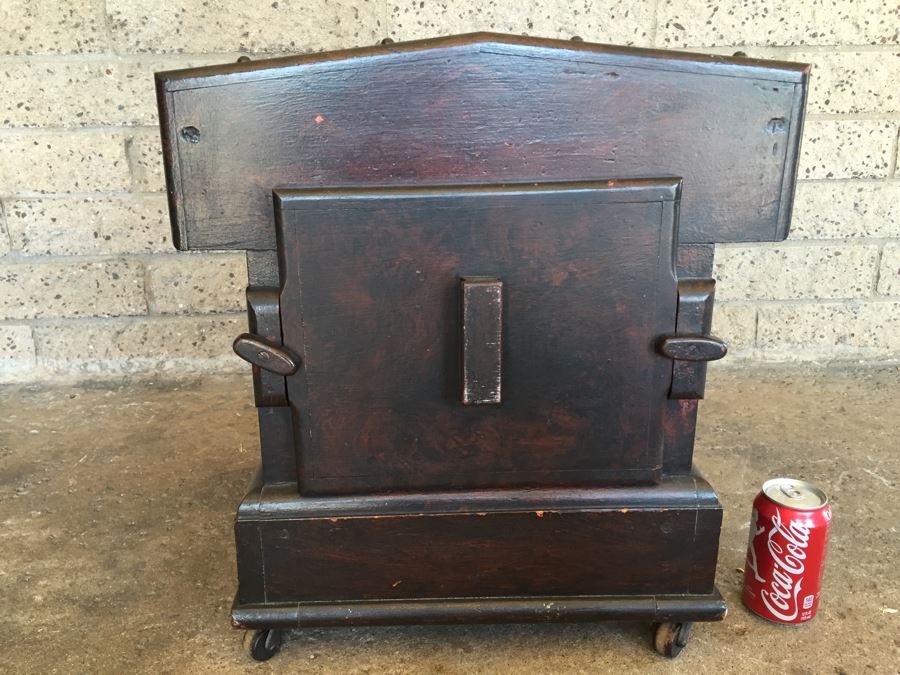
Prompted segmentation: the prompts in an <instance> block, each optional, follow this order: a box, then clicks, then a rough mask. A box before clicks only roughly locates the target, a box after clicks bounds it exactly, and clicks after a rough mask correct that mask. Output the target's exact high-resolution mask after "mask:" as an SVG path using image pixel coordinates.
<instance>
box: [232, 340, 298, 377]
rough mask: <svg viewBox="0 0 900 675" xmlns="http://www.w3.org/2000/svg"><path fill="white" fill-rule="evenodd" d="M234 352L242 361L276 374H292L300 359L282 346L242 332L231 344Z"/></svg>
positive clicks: (295, 370)
mask: <svg viewBox="0 0 900 675" xmlns="http://www.w3.org/2000/svg"><path fill="white" fill-rule="evenodd" d="M232 348H233V349H234V353H235V354H237V355H238V356H240V357H241V358H242V359H244V361H247V362H248V363H252V364H253V365H254V366H257V367H258V368H262V369H263V370H268V371H269V372H270V373H275V374H276V375H284V376H288V375H293V374H294V373H296V372H297V368H299V367H300V359H298V358H297V357H296V356H294V355H293V354H291V353H290V351H288V350H287V349H285V348H284V347H276V346H275V345H272V344H270V343H268V342H266V341H265V340H264V339H263V338H261V337H259V336H258V335H251V334H250V333H242V334H241V335H238V336H237V338H235V341H234V344H233V345H232Z"/></svg>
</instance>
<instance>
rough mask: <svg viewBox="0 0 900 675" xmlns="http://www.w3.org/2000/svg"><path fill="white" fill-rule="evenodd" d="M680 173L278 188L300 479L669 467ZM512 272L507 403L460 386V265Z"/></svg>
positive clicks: (415, 480)
mask: <svg viewBox="0 0 900 675" xmlns="http://www.w3.org/2000/svg"><path fill="white" fill-rule="evenodd" d="M678 189H679V183H678V181H672V180H664V181H630V182H628V181H626V182H619V183H607V182H601V183H557V184H552V183H551V184H543V183H535V184H532V183H529V184H522V185H511V186H461V187H453V188H433V187H422V188H418V189H416V190H410V189H407V188H392V189H357V190H327V191H316V190H301V191H279V192H278V195H277V200H276V202H277V203H276V208H277V220H278V234H279V242H280V246H279V252H280V255H281V256H282V259H281V270H282V276H283V288H282V293H281V318H282V322H283V326H282V331H283V339H284V344H285V346H286V347H287V348H289V349H291V350H293V351H294V352H296V353H298V354H299V355H300V358H301V359H302V361H303V367H302V368H301V370H300V371H299V372H298V374H297V376H296V377H291V378H289V379H288V399H289V401H290V404H291V405H292V406H293V407H294V410H295V414H296V420H297V422H296V424H297V430H296V435H297V437H298V438H299V448H298V450H299V457H300V465H299V470H300V476H299V479H300V487H301V490H303V491H309V492H317V493H337V492H343V493H354V492H359V491H377V490H418V489H425V488H455V489H466V488H474V487H478V486H494V487H504V486H506V487H509V486H518V485H565V484H568V485H575V484H585V483H595V484H596V483H605V484H609V483H637V482H647V481H656V480H658V478H659V472H660V469H661V466H662V415H663V411H664V409H665V403H666V399H667V395H668V391H669V387H670V385H671V373H672V361H671V360H670V359H668V358H666V357H665V356H663V355H661V354H660V353H659V351H658V350H657V348H656V345H657V343H658V341H659V340H660V338H662V337H663V336H665V335H668V334H670V333H673V332H674V330H675V316H676V306H677V292H676V283H675V272H674V267H673V258H674V242H675V200H676V197H677V193H678ZM479 275H480V276H485V275H487V276H492V277H496V278H498V279H502V280H503V285H504V294H503V315H504V327H503V343H504V350H503V351H504V353H503V374H502V377H503V389H504V391H505V392H506V393H505V396H504V398H503V403H502V405H496V406H466V405H462V404H461V403H460V400H459V391H460V387H461V382H460V379H459V373H460V369H459V364H460V352H461V350H462V345H461V344H460V339H459V337H460V335H459V331H460V309H459V291H458V287H459V284H460V280H461V279H463V278H465V277H467V276H479Z"/></svg>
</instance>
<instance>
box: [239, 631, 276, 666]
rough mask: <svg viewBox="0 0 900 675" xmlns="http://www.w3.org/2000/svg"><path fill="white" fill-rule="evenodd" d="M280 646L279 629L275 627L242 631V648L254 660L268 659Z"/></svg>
mask: <svg viewBox="0 0 900 675" xmlns="http://www.w3.org/2000/svg"><path fill="white" fill-rule="evenodd" d="M280 648H281V631H280V630H276V629H275V628H263V629H262V630H248V631H247V632H246V633H244V649H245V650H246V651H247V653H248V654H250V658H252V659H253V660H254V661H268V660H269V659H271V658H272V657H273V656H275V654H277V653H278V650H279V649H280Z"/></svg>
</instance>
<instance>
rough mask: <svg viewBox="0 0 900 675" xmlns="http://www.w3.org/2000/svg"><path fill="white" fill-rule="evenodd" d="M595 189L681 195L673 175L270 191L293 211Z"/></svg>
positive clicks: (665, 198)
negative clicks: (347, 203) (347, 204)
mask: <svg viewBox="0 0 900 675" xmlns="http://www.w3.org/2000/svg"><path fill="white" fill-rule="evenodd" d="M584 192H594V193H596V194H597V196H598V197H599V202H600V203H603V204H626V203H651V202H672V201H676V200H677V199H679V197H680V196H681V179H680V178H673V177H662V178H639V179H633V180H596V181H546V182H538V183H535V182H527V183H482V184H461V185H443V184H433V185H417V186H408V185H407V186H398V185H385V186H366V187H332V188H291V187H279V188H275V189H274V190H273V191H272V194H273V195H274V199H275V210H276V211H279V210H281V211H293V210H297V209H300V208H303V206H304V205H306V204H310V203H312V204H314V205H320V204H319V203H321V202H335V201H357V200H358V201H363V200H379V199H423V198H425V199H428V198H430V199H441V198H451V199H452V198H455V197H457V196H460V195H464V196H468V197H471V196H478V195H484V196H496V195H504V196H509V197H515V196H519V195H530V194H574V193H584Z"/></svg>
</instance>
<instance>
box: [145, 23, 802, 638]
mask: <svg viewBox="0 0 900 675" xmlns="http://www.w3.org/2000/svg"><path fill="white" fill-rule="evenodd" d="M808 73H809V67H808V66H805V65H801V64H789V63H779V62H764V61H755V60H750V59H742V58H728V57H718V56H704V55H697V54H686V53H674V52H661V51H653V50H642V49H630V48H620V47H611V46H605V45H591V44H586V43H583V42H564V41H558V40H541V39H536V38H528V37H517V36H506V35H494V34H486V33H480V34H473V35H465V36H458V37H451V38H440V39H436V40H426V41H421V42H413V43H407V44H397V45H393V44H392V45H383V46H378V47H371V48H364V49H355V50H348V51H344V52H332V53H326V54H309V55H304V56H300V57H291V58H285V59H273V60H268V61H255V62H249V63H238V64H228V65H224V66H216V67H210V68H198V69H191V70H184V71H174V72H168V73H160V74H158V75H157V93H158V101H159V107H160V116H161V127H162V141H163V152H164V159H165V169H166V179H167V185H168V194H169V204H170V211H171V216H172V225H173V232H174V238H175V242H176V245H177V246H178V247H179V248H181V249H246V250H247V251H248V253H247V263H248V271H249V278H250V286H251V288H250V289H248V309H249V315H250V334H249V335H247V336H244V338H243V339H242V340H239V341H238V345H237V346H238V351H239V352H240V353H241V354H242V356H243V357H244V358H246V359H248V360H249V361H250V362H251V363H253V364H254V368H253V378H254V385H255V395H256V402H257V406H258V408H259V420H260V440H261V446H262V464H261V471H260V475H259V477H258V479H257V480H256V482H255V483H254V485H253V486H252V488H251V490H250V492H249V494H248V495H247V496H246V498H245V500H244V502H243V503H242V505H241V507H240V509H239V512H238V517H237V522H236V525H235V534H236V542H237V553H238V573H239V584H240V587H239V591H238V594H237V597H236V601H235V606H234V609H233V620H234V621H235V624H236V625H240V626H245V627H260V628H268V627H275V626H309V625H343V624H359V623H371V624H384V623H403V622H414V623H444V622H463V621H464V622H484V623H487V622H499V621H587V620H625V619H645V620H652V621H693V620H717V619H720V618H722V616H724V611H725V606H724V603H723V601H722V598H721V596H720V595H719V594H718V592H717V591H716V590H715V587H714V584H713V581H714V573H715V565H716V554H717V548H718V536H719V530H720V526H721V515H722V511H721V506H720V504H719V502H718V500H717V499H716V496H715V494H714V493H713V491H712V489H711V488H710V486H709V485H708V484H707V483H706V482H705V481H704V480H703V479H702V478H701V477H700V476H699V475H698V474H697V473H696V472H695V471H694V469H693V468H692V455H693V441H694V430H695V425H696V415H697V403H698V401H697V399H699V398H702V396H703V387H704V379H705V373H706V371H705V362H704V361H696V360H691V359H694V358H713V357H715V356H718V355H721V353H722V351H723V349H722V347H721V346H720V345H719V344H717V342H716V341H715V340H714V339H713V338H711V336H709V329H710V323H711V316H712V314H711V313H712V300H713V293H712V289H713V282H712V279H711V276H712V266H713V265H712V263H713V246H712V244H713V243H715V242H730V241H771V240H778V239H782V238H784V237H785V236H786V235H787V231H788V225H789V220H790V211H791V201H792V195H793V190H794V183H795V179H796V171H797V157H798V150H799V142H800V134H801V130H802V122H803V112H804V111H803V107H804V102H805V97H806V89H807V79H808ZM679 183H682V184H683V194H682V195H681V200H680V202H679V200H678V197H679V193H678V188H677V186H678V184H679ZM510 184H515V185H514V186H513V187H511V186H510ZM273 194H274V195H275V196H274V198H273ZM275 211H277V213H278V215H277V219H278V222H277V224H276V222H275V220H276V215H275ZM679 218H680V224H679ZM276 249H277V252H276ZM462 279H470V280H473V281H472V285H470V286H465V285H464V284H463V283H462V281H461V280H462ZM467 294H468V295H467ZM463 298H465V299H463ZM273 358H274V361H273ZM293 366H297V371H296V372H295V373H294V374H290V375H288V376H287V377H285V376H284V374H286V373H290V372H291V371H292V370H293Z"/></svg>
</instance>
